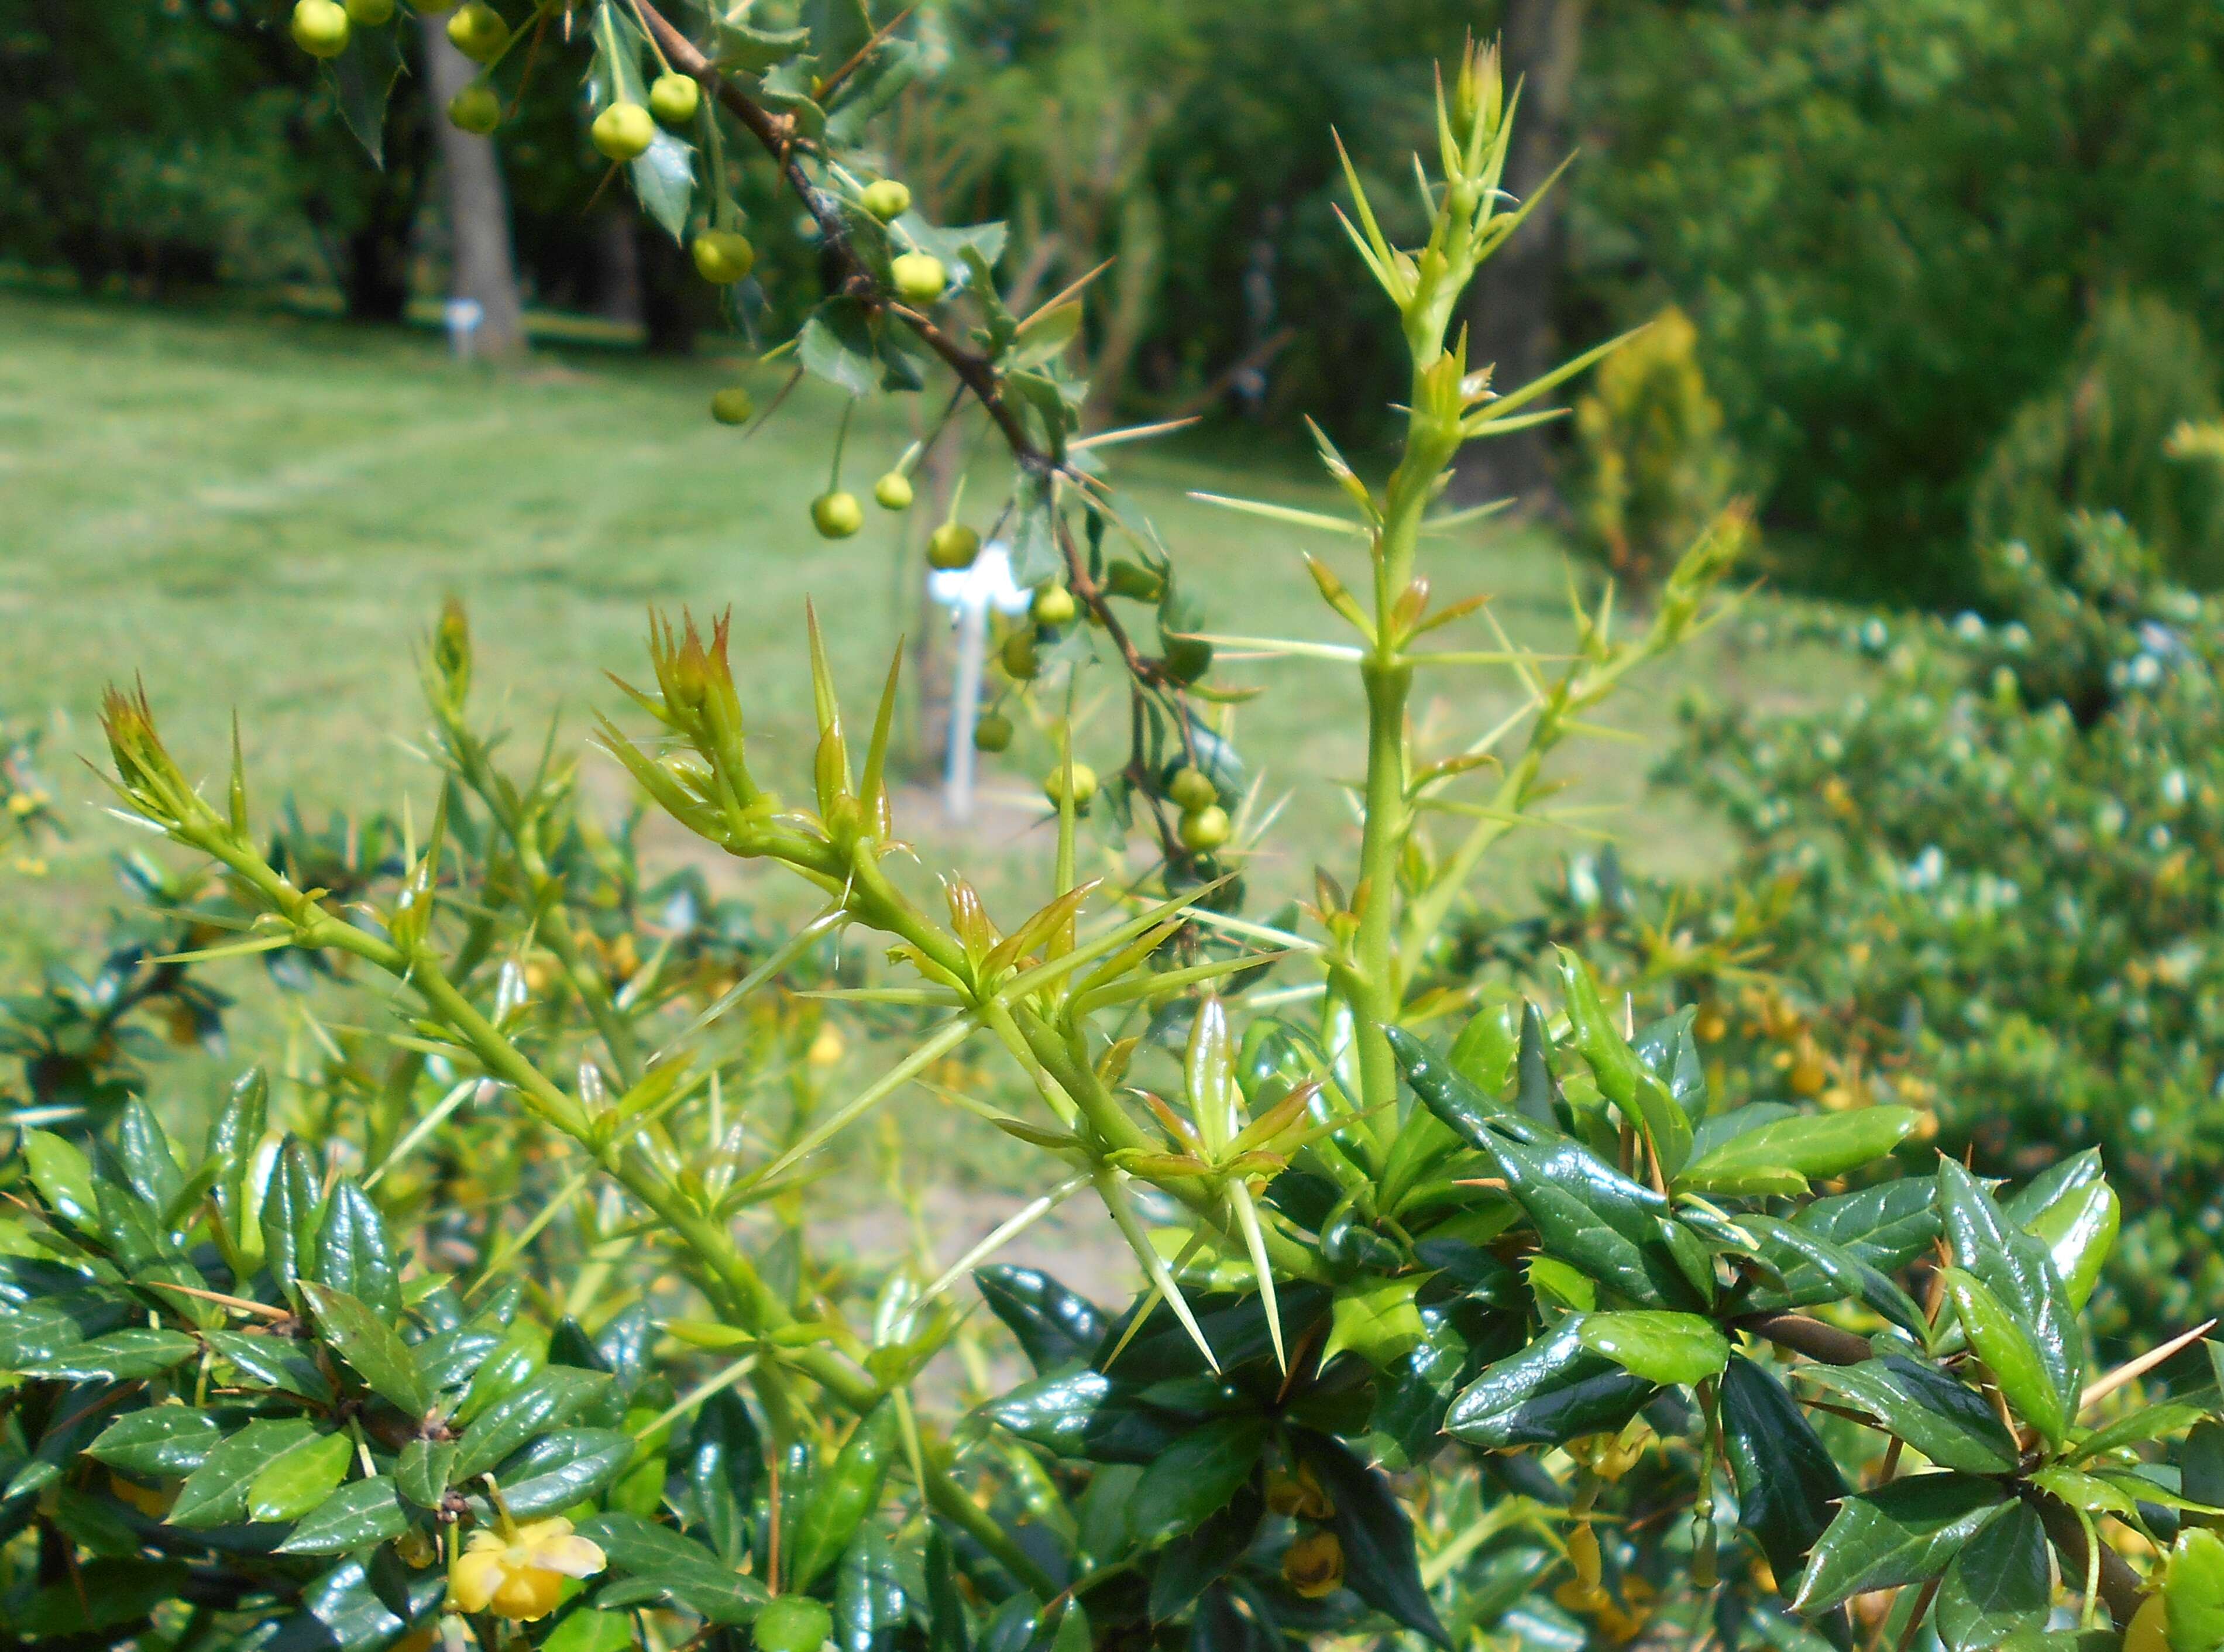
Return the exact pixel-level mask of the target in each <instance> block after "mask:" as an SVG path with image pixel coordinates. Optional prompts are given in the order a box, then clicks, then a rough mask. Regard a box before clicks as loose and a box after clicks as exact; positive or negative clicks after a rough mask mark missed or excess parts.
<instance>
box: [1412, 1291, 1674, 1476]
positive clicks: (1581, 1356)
mask: <svg viewBox="0 0 2224 1652" xmlns="http://www.w3.org/2000/svg"><path fill="white" fill-rule="evenodd" d="M1652 1392H1653V1384H1652V1383H1648V1382H1646V1380H1645V1379H1644V1378H1643V1377H1638V1376H1635V1375H1633V1373H1631V1372H1630V1371H1627V1370H1624V1369H1623V1368H1622V1367H1621V1365H1620V1364H1616V1363H1615V1362H1614V1361H1613V1360H1611V1359H1608V1358H1607V1357H1606V1356H1605V1355H1603V1354H1599V1353H1594V1352H1593V1351H1591V1350H1589V1348H1586V1347H1585V1346H1583V1336H1582V1326H1581V1325H1580V1323H1577V1322H1576V1320H1575V1316H1572V1315H1571V1316H1570V1319H1569V1320H1563V1321H1562V1322H1561V1323H1560V1324H1559V1325H1558V1326H1556V1327H1554V1328H1553V1330H1552V1331H1551V1332H1548V1333H1547V1334H1546V1335H1545V1336H1543V1337H1540V1338H1538V1339H1537V1340H1536V1341H1535V1342H1533V1343H1532V1344H1530V1345H1528V1346H1527V1347H1526V1348H1524V1349H1523V1350H1522V1351H1520V1353H1518V1354H1515V1355H1513V1356H1512V1357H1511V1358H1506V1359H1501V1360H1500V1361H1499V1362H1498V1363H1497V1364H1494V1365H1492V1366H1490V1367H1489V1368H1488V1369H1487V1370H1484V1371H1483V1373H1482V1375H1481V1376H1480V1377H1476V1378H1475V1381H1474V1382H1473V1383H1469V1385H1468V1387H1467V1389H1466V1390H1465V1391H1464V1392H1463V1393H1462V1394H1461V1395H1460V1396H1459V1398H1458V1399H1456V1400H1455V1401H1453V1402H1452V1407H1451V1410H1450V1412H1449V1413H1448V1414H1447V1415H1445V1418H1444V1432H1445V1433H1446V1434H1450V1435H1451V1436H1452V1438H1453V1439H1455V1440H1464V1441H1466V1442H1467V1443H1468V1444H1469V1445H1471V1446H1486V1447H1488V1448H1490V1449H1492V1450H1504V1449H1506V1448H1507V1447H1509V1446H1557V1445H1561V1444H1564V1443H1565V1442H1566V1441H1568V1440H1573V1439H1576V1437H1578V1436H1579V1435H1583V1434H1603V1433H1608V1432H1610V1431H1611V1430H1614V1429H1616V1428H1619V1427H1621V1426H1622V1424H1624V1423H1626V1422H1627V1421H1629V1420H1630V1418H1632V1417H1633V1416H1635V1415H1637V1410H1638V1408H1639V1407H1640V1406H1641V1405H1643V1404H1644V1403H1645V1402H1646V1400H1647V1399H1648V1398H1650V1397H1651V1396H1652Z"/></svg>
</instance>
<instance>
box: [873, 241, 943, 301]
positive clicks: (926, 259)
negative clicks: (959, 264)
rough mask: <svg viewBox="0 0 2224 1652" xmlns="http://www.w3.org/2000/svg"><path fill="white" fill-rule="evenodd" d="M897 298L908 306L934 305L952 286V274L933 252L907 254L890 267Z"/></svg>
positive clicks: (889, 272)
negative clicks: (944, 290)
mask: <svg viewBox="0 0 2224 1652" xmlns="http://www.w3.org/2000/svg"><path fill="white" fill-rule="evenodd" d="M888 275H889V276H890V277H891V278H892V279H893V280H894V282H895V284H896V296H897V297H898V298H900V299H901V300H903V301H904V302H905V303H907V304H932V303H933V302H934V301H935V300H937V299H938V298H940V297H941V296H942V289H943V288H945V287H947V286H949V285H950V272H949V271H948V270H946V269H944V268H943V267H942V260H941V259H939V258H938V257H936V256H934V255H933V254H932V253H931V252H907V253H905V254H904V255H903V256H901V257H900V258H898V259H896V260H895V262H894V263H891V264H890V265H889V266H888Z"/></svg>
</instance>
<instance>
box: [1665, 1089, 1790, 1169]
mask: <svg viewBox="0 0 2224 1652" xmlns="http://www.w3.org/2000/svg"><path fill="white" fill-rule="evenodd" d="M1798 1114H1799V1110H1798V1108H1797V1107H1787V1106H1785V1104H1783V1103H1782V1102H1780V1101H1756V1102H1751V1103H1748V1104H1747V1105H1745V1106H1743V1107H1739V1108H1735V1109H1734V1110H1733V1111H1729V1112H1727V1113H1716V1114H1715V1116H1714V1117H1712V1118H1709V1119H1707V1120H1705V1121H1703V1123H1698V1124H1696V1125H1694V1126H1692V1129H1691V1161H1692V1162H1693V1163H1695V1164H1696V1163H1699V1162H1701V1161H1703V1160H1704V1159H1705V1158H1706V1156H1707V1155H1709V1154H1710V1153H1712V1152H1713V1151H1714V1150H1715V1149H1716V1148H1718V1147H1721V1146H1722V1144H1723V1143H1724V1142H1728V1141H1732V1140H1734V1138H1736V1137H1738V1136H1743V1135H1744V1134H1745V1133H1746V1132H1747V1131H1748V1130H1759V1129H1760V1127H1761V1126H1762V1125H1764V1124H1773V1123H1776V1122H1777V1121H1778V1120H1779V1119H1782V1118H1796V1117H1798Z"/></svg>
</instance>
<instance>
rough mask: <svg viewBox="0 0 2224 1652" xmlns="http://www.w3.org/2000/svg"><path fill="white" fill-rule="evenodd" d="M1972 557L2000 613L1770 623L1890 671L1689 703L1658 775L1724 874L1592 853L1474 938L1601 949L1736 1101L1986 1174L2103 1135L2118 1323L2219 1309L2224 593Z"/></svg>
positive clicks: (2102, 533)
mask: <svg viewBox="0 0 2224 1652" xmlns="http://www.w3.org/2000/svg"><path fill="white" fill-rule="evenodd" d="M1984 566H1985V568H1986V572H1987V582H1986V594H1987V599H1988V601H1989V603H1990V604H1991V605H1992V606H1993V609H1994V610H1995V611H1997V613H1998V614H1999V615H2000V618H1999V619H1998V620H1997V621H1996V622H1994V623H1985V622H1984V621H1982V620H1980V619H1979V618H1978V617H1976V616H1975V615H1974V614H1970V615H1965V616H1963V617H1962V618H1960V619H1958V620H1955V621H1952V622H1947V621H1943V620H1927V619H1902V620H1895V621H1892V622H1891V623H1886V622H1885V621H1883V620H1880V619H1869V620H1866V621H1863V620H1860V619H1858V618H1848V617H1843V616H1838V615H1832V614H1829V613H1826V612H1820V611H1818V612H1816V613H1815V614H1813V615H1812V616H1810V617H1809V618H1807V619H1806V620H1805V621H1804V622H1794V623H1788V624H1786V625H1785V627H1784V628H1783V630H1781V632H1779V636H1777V638H1776V639H1775V640H1777V641H1779V642H1782V641H1788V640H1791V639H1792V638H1793V637H1794V636H1804V638H1805V639H1806V640H1808V641H1810V642H1815V641H1821V642H1828V643H1830V644H1833V645H1835V646H1839V647H1842V648H1844V649H1848V651H1850V652H1852V653H1854V654H1856V655H1861V656H1863V657H1866V658H1868V659H1871V660H1873V661H1875V662H1876V663H1877V665H1878V667H1879V668H1880V669H1879V674H1878V677H1877V680H1875V682H1874V683H1873V686H1872V687H1868V688H1867V689H1866V690H1865V691H1864V692H1862V693H1860V694H1858V695H1856V696H1854V698H1852V699H1848V700H1847V701H1846V702H1844V703H1843V704H1841V705H1835V706H1828V707H1825V708H1823V709H1822V710H1819V711H1816V712H1803V713H1800V714H1797V715H1792V716H1784V715H1766V714H1756V713H1752V712H1737V711H1732V710H1727V709H1706V708H1703V707H1702V708H1699V709H1697V710H1696V711H1695V712H1693V713H1692V716H1691V721H1690V733H1689V738H1688V742H1687V744H1686V747H1685V749H1684V750H1683V751H1682V752H1680V753H1678V754H1677V756H1675V757H1674V758H1673V759H1672V760H1671V762H1670V763H1668V764H1667V765H1666V766H1665V769H1663V771H1662V775H1661V777H1662V779H1663V780H1665V781H1666V782H1670V783H1671V784H1674V785H1676V786H1677V787H1679V788H1688V789H1689V790H1690V791H1691V792H1692V793H1693V794H1696V796H1697V797H1699V798H1701V799H1703V800H1704V801H1707V802H1708V803H1709V804H1711V805H1713V806H1715V807H1718V808H1719V809H1721V810H1722V813H1723V814H1724V815H1725V816H1726V817H1727V819H1728V821H1729V823H1730V825H1731V826H1732V827H1733V828H1734V831H1735V832H1736V833H1737V834H1738V838H1739V840H1740V849H1739V853H1738V857H1737V859H1736V862H1735V864H1734V866H1733V868H1732V869H1731V870H1729V871H1728V873H1726V874H1725V875H1724V876H1723V877H1722V878H1721V879H1720V880H1719V881H1716V882H1713V883H1704V884H1701V885H1696V886H1683V887H1671V886H1662V885H1657V884H1634V883H1631V882H1629V881H1627V880H1625V879H1623V878H1621V877H1620V875H1619V872H1618V870H1617V869H1615V868H1614V866H1613V865H1612V864H1611V862H1608V863H1607V864H1606V865H1605V867H1604V869H1603V871H1602V870H1601V869H1600V867H1599V866H1598V864H1596V863H1593V862H1589V861H1587V862H1585V863H1584V866H1585V870H1584V871H1583V875H1582V876H1581V877H1577V878H1576V879H1575V880H1573V881H1572V882H1571V883H1570V884H1569V885H1568V886H1567V887H1566V888H1564V889H1562V890H1559V891H1557V892H1555V896H1554V898H1553V900H1552V902H1551V909H1550V911H1549V912H1548V914H1547V915H1545V917H1543V918H1541V919H1538V920H1535V921H1531V922H1529V923H1527V924H1525V925H1521V926H1516V927H1511V928H1501V929H1499V930H1496V931H1495V932H1491V933H1489V934H1488V938H1487V939H1486V938H1485V937H1483V936H1482V935H1479V936H1478V938H1477V943H1476V944H1477V945H1478V946H1483V947H1486V948H1487V949H1488V951H1489V952H1490V953H1492V954H1493V955H1494V956H1495V957H1497V958H1499V959H1512V960H1513V961H1515V962H1516V963H1519V961H1520V959H1522V958H1523V957H1524V956H1525V955H1527V956H1532V957H1533V955H1534V949H1535V948H1536V947H1537V946H1539V945H1540V944H1542V943H1543V942H1544V941H1545V940H1559V941H1564V942H1569V943H1575V942H1577V941H1579V940H1580V941H1588V942H1589V943H1590V944H1592V945H1595V946H1596V945H1608V946H1614V947H1615V948H1617V949H1619V950H1620V951H1621V956H1622V960H1623V961H1622V975H1623V978H1625V979H1627V980H1628V981H1629V982H1630V983H1631V984H1633V986H1634V987H1635V988H1636V990H1637V991H1639V993H1640V997H1643V998H1646V1000H1647V1001H1653V1000H1656V999H1665V1001H1666V1002H1668V1003H1690V1004H1692V1005H1694V1006H1695V1007H1696V1014H1697V1016H1698V1018H1699V1019H1698V1023H1697V1024H1698V1027H1699V1029H1700V1031H1701V1035H1702V1036H1703V1039H1705V1040H1706V1041H1707V1043H1708V1048H1709V1054H1710V1059H1711V1060H1712V1062H1713V1063H1715V1066H1716V1069H1717V1071H1718V1073H1719V1076H1720V1077H1721V1079H1722V1082H1723V1083H1724V1084H1725V1085H1726V1086H1727V1087H1728V1090H1729V1091H1730V1092H1731V1093H1732V1094H1734V1095H1735V1096H1738V1097H1740V1098H1746V1099H1750V1100H1756V1101H1775V1100H1784V1099H1791V1098H1800V1097H1806V1096H1819V1097H1820V1098H1821V1099H1822V1101H1823V1104H1824V1105H1825V1106H1829V1107H1833V1108H1845V1107H1852V1106H1858V1105H1861V1104H1863V1103H1865V1102H1866V1101H1867V1100H1869V1099H1871V1098H1875V1097H1878V1096H1883V1097H1887V1098H1892V1099H1894V1100H1898V1101H1912V1102H1914V1103H1916V1104H1920V1105H1923V1106H1924V1107H1927V1108H1932V1109H1935V1110H1936V1112H1937V1122H1938V1128H1939V1140H1940V1142H1941V1145H1942V1146H1943V1147H1944V1148H1946V1149H1948V1150H1949V1151H1950V1152H1953V1153H1955V1154H1959V1153H1961V1152H1962V1151H1963V1150H1964V1149H1967V1150H1968V1151H1970V1152H1973V1153H1974V1155H1975V1156H1974V1162H1975V1164H1976V1167H1977V1168H1978V1169H1979V1170H1980V1171H1981V1172H1985V1173H1988V1174H2001V1175H2014V1176H2026V1175H2032V1174H2038V1173H2040V1172H2043V1171H2044V1170H2046V1169H2047V1168H2049V1167H2050V1166H2052V1165H2055V1164H2057V1163H2058V1162H2061V1161H2064V1160H2066V1159H2068V1158H2069V1157H2071V1156H2073V1155H2076V1154H2077V1153H2079V1152H2081V1151H2082V1150H2083V1149H2087V1148H2093V1147H2097V1148H2098V1149H2100V1150H2101V1154H2102V1155H2103V1156H2104V1157H2105V1159H2106V1161H2107V1164H2108V1165H2109V1167H2110V1170H2111V1173H2112V1174H2113V1176H2115V1177H2116V1178H2117V1179H2118V1180H2119V1181H2120V1183H2121V1185H2122V1186H2123V1187H2125V1188H2126V1198H2127V1199H2128V1201H2129V1205H2130V1212H2131V1213H2130V1214H2129V1215H2128V1216H2127V1218H2126V1226H2125V1231H2124V1238H2123V1242H2122V1244H2120V1247H2119V1249H2118V1251H2117V1254H2116V1257H2115V1260H2114V1261H2113V1263H2111V1266H2110V1270H2109V1274H2108V1282H2107V1289H2106V1291H2105V1293H2104V1294H2103V1297H2102V1299H2101V1315H2102V1320H2103V1322H2104V1323H2105V1325H2106V1326H2107V1328H2108V1330H2109V1331H2110V1332H2111V1333H2112V1334H2113V1335H2114V1336H2117V1337H2122V1336H2124V1335H2126V1333H2127V1332H2128V1333H2133V1334H2135V1333H2136V1328H2138V1327H2145V1326H2156V1325H2159V1324H2164V1323H2176V1322H2179V1321H2183V1320H2187V1319H2189V1318H2198V1317H2200V1316H2201V1315H2202V1313H2205V1312H2206V1311H2208V1309H2209V1308H2210V1307H2213V1305H2214V1304H2215V1302H2216V1301H2217V1300H2218V1297H2219V1294H2220V1293H2224V1196H2221V1195H2220V1193H2219V1191H2218V1189H2219V1186H2220V1182H2224V1098H2221V1097H2220V1088H2219V1086H2220V1083H2224V1066H2220V1061H2219V1054H2218V1052H2219V1051H2220V1049H2224V953H2220V950H2219V948H2218V946H2217V945H2216V941H2215V936H2216V934H2217V928H2218V925H2219V922H2220V918H2224V883H2220V881H2219V868H2220V866H2224V767H2220V763H2224V757H2220V753H2224V608H2221V607H2220V605H2219V604H2218V603H2217V601H2216V600H2215V598H2202V597H2199V596H2196V595H2195V594H2194V593H2192V592H2188V591H2186V590H2184V589H2183V587H2181V586H2179V585H2176V584H2174V583H2172V582H2171V581H2170V580H2169V579H2167V577H2166V576H2165V575H2164V573H2163V572H2162V571H2161V569H2160V567H2159V566H2158V559H2157V557H2156V556H2155V554H2154V553H2153V551H2152V549H2151V548H2150V547H2148V546H2147V545H2146V544H2145V542H2144V541H2141V540H2140V539H2139V537H2138V536H2137V535H2135V534H2133V533H2132V531H2131V530H2130V529H2129V528H2128V527H2127V526H2126V524H2125V523H2124V522H2122V520H2121V519H2120V518H2117V517H2113V516H2076V517H2073V518H2071V519H2069V521H2068V522H2067V523H2066V525H2064V526H2063V527H2062V528H2060V529H2057V540H2056V541H2055V542H2052V543H2049V544H2044V545H2041V546H2038V547H2036V548H2025V547H2024V546H2023V545H2021V544H2020V543H2012V544H2009V545H2006V546H2002V547H1996V548H1993V550H1991V551H1990V552H1988V553H1987V554H1986V556H1985V558H1984Z"/></svg>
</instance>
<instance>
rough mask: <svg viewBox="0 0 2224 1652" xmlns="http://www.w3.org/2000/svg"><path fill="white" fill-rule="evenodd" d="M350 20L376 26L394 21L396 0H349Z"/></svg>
mask: <svg viewBox="0 0 2224 1652" xmlns="http://www.w3.org/2000/svg"><path fill="white" fill-rule="evenodd" d="M347 15H348V21H349V22H351V23H357V24H359V25H361V26H362V27H363V28H378V27H379V26H380V25H382V24H384V23H390V22H393V21H394V0H347Z"/></svg>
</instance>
